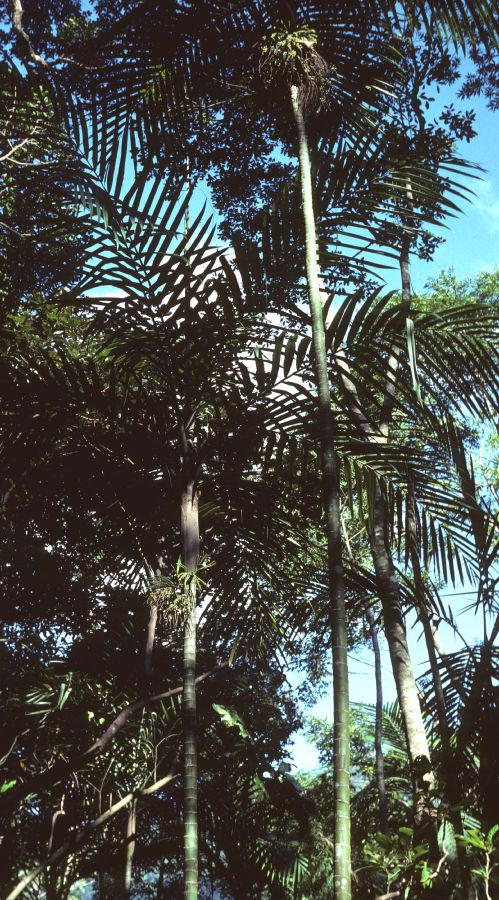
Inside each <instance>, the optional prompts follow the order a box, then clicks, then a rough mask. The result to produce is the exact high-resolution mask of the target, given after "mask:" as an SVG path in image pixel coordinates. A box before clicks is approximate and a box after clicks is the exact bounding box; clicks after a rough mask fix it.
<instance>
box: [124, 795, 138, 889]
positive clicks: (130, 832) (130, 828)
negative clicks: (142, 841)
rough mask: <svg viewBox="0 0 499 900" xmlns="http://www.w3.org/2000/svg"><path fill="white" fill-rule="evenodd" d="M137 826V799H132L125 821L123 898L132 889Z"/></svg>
mask: <svg viewBox="0 0 499 900" xmlns="http://www.w3.org/2000/svg"><path fill="white" fill-rule="evenodd" d="M136 828H137V800H132V802H131V803H130V806H129V808H128V817H127V823H126V857H125V892H124V896H125V900H128V897H130V894H131V889H132V869H133V856H134V853H135V834H136Z"/></svg>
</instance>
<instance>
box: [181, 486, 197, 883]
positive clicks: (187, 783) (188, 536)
mask: <svg viewBox="0 0 499 900" xmlns="http://www.w3.org/2000/svg"><path fill="white" fill-rule="evenodd" d="M180 522H181V527H180V533H181V542H182V558H183V564H184V570H185V573H186V577H185V582H184V592H185V625H184V693H183V701H182V710H183V724H184V898H185V900H197V896H198V809H197V807H198V797H197V723H196V583H195V573H196V570H197V566H198V559H199V512H198V494H197V491H196V488H195V484H194V480H193V479H191V480H189V481H188V482H187V484H186V485H185V487H184V490H183V491H182V498H181V518H180Z"/></svg>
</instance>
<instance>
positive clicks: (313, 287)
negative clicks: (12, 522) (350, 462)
mask: <svg viewBox="0 0 499 900" xmlns="http://www.w3.org/2000/svg"><path fill="white" fill-rule="evenodd" d="M291 105H292V108H293V114H294V118H295V122H296V128H297V133H298V148H299V163H300V184H301V195H302V206H303V218H304V223H305V250H306V269H307V287H308V298H309V304H310V314H311V318H312V342H313V351H314V359H315V371H316V377H317V395H318V413H319V427H320V440H321V457H322V484H323V498H324V511H325V514H326V532H327V547H328V569H329V590H330V601H329V616H330V624H331V632H332V655H333V690H334V787H335V790H334V810H333V816H334V822H335V826H334V837H335V844H334V897H335V900H349V898H350V896H351V877H350V710H349V696H348V659H347V624H346V611H345V587H344V575H343V562H342V549H341V520H340V503H339V476H338V460H337V454H336V448H335V423H334V418H333V413H332V410H331V394H330V389H329V374H328V368H327V352H326V339H325V333H324V320H323V314H322V302H321V295H320V283H319V266H318V260H317V232H316V224H315V216H314V208H313V200H312V178H311V171H310V157H309V152H308V141H307V133H306V129H305V121H304V117H303V111H302V109H301V105H300V100H299V96H298V88H297V87H296V86H294V85H293V86H292V87H291Z"/></svg>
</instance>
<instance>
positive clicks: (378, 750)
mask: <svg viewBox="0 0 499 900" xmlns="http://www.w3.org/2000/svg"><path fill="white" fill-rule="evenodd" d="M366 619H367V622H368V625H369V632H370V635H371V641H372V645H373V655H374V677H375V681H376V719H375V724H374V753H375V771H376V784H377V787H378V813H379V825H380V829H381V831H382V833H383V834H388V833H389V828H388V798H387V795H386V782H385V761H384V759H383V678H382V675H381V653H380V649H379V641H378V629H377V628H376V624H375V622H374V615H373V611H372V609H371V607H370V606H369V603H366Z"/></svg>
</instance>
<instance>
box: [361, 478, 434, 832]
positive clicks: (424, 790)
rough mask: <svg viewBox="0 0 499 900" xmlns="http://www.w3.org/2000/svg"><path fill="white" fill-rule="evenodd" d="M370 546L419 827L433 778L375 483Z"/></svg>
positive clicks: (384, 511) (425, 815) (425, 811)
mask: <svg viewBox="0 0 499 900" xmlns="http://www.w3.org/2000/svg"><path fill="white" fill-rule="evenodd" d="M371 549H372V558H373V564H374V571H375V573H376V582H377V585H378V592H379V597H380V600H381V605H382V608H383V618H384V624H385V635H386V640H387V643H388V648H389V651H390V659H391V663H392V669H393V677H394V680H395V686H396V688H397V697H398V701H399V705H400V710H401V713H402V719H403V722H404V729H405V733H406V738H407V748H408V751H409V758H410V763H411V774H412V779H413V787H414V803H415V809H414V821H415V825H416V828H417V829H420V828H421V827H422V826H423V824H424V823H425V820H426V819H427V812H428V791H429V789H430V787H431V786H432V784H433V781H434V778H433V773H432V769H431V762H430V751H429V748H428V742H427V740H426V731H425V727H424V722H423V716H422V713H421V704H420V701H419V694H418V689H417V685H416V679H415V677H414V672H413V669H412V662H411V657H410V654H409V647H408V645H407V635H406V631H405V624H404V619H403V615H402V605H401V602H400V590H399V585H398V582H397V578H396V575H395V568H394V565H393V560H392V556H391V553H390V550H389V548H388V543H387V540H386V508H385V502H384V499H383V495H382V493H381V488H380V486H379V484H377V485H376V491H375V500H374V529H373V532H372V535H371ZM426 837H427V838H428V839H429V837H430V836H429V835H426Z"/></svg>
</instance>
